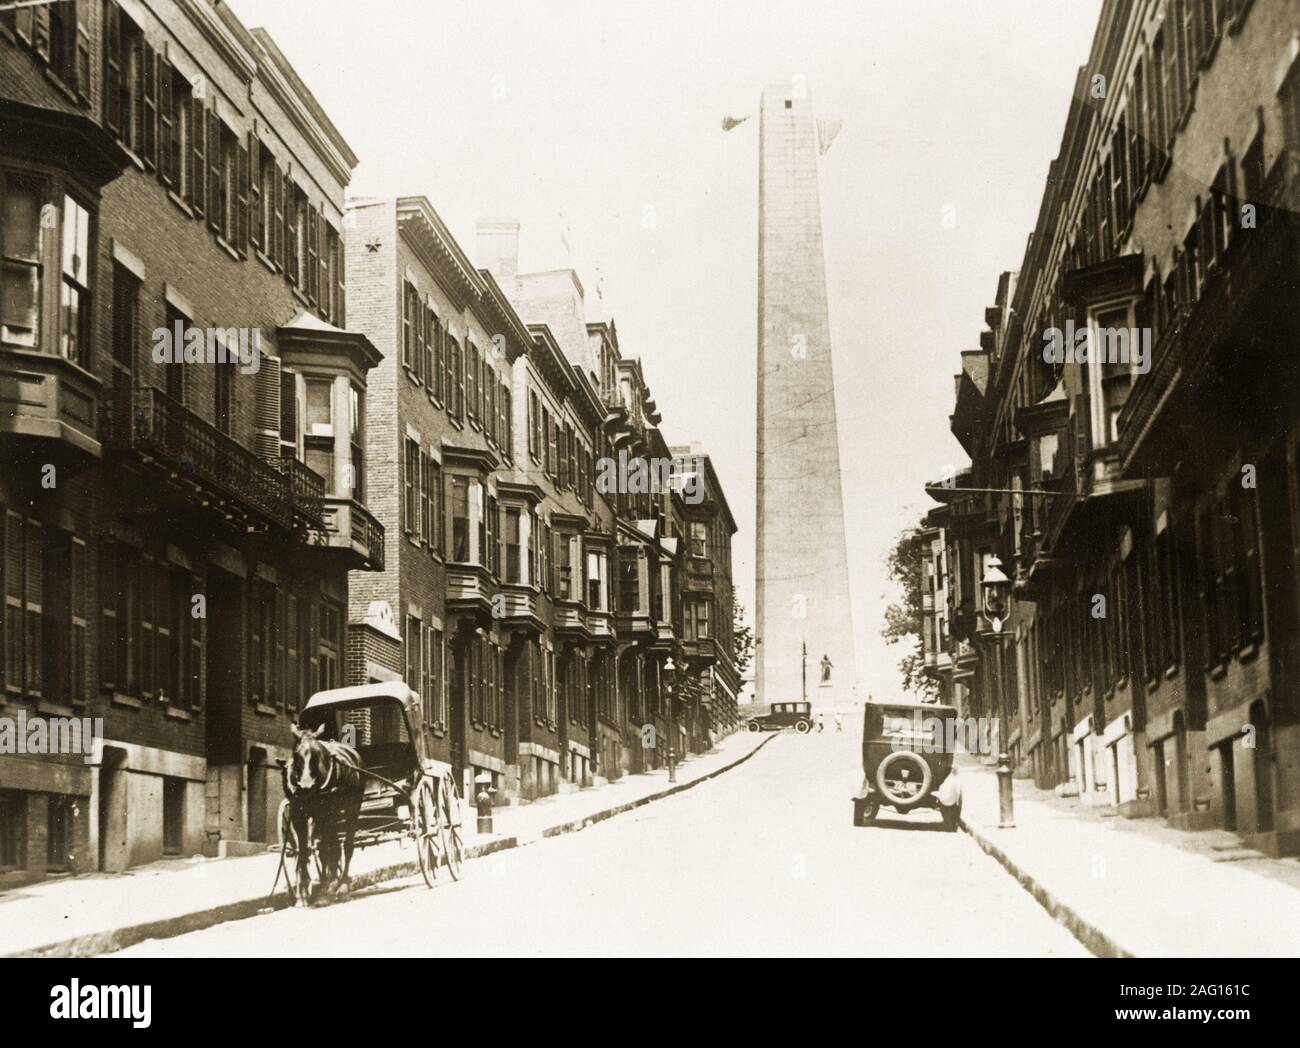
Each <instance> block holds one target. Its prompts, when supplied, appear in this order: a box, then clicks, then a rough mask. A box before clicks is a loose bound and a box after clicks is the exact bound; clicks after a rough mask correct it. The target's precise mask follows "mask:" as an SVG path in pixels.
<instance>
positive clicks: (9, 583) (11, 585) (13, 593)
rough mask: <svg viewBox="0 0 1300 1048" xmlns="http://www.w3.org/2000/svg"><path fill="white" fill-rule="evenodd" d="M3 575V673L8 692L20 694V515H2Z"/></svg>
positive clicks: (0, 610) (0, 665)
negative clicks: (18, 692)
mask: <svg viewBox="0 0 1300 1048" xmlns="http://www.w3.org/2000/svg"><path fill="white" fill-rule="evenodd" d="M0 528H3V532H4V533H3V536H0V554H3V561H2V562H0V574H3V576H4V589H3V594H2V596H3V607H0V615H2V616H3V626H4V636H3V638H2V639H0V644H2V647H0V672H2V674H3V678H4V685H5V688H6V690H8V691H18V690H19V689H20V688H21V687H22V677H23V668H22V650H23V644H22V628H23V627H22V623H23V590H22V580H23V550H22V545H21V543H22V535H23V532H22V518H21V517H19V516H18V514H17V513H14V512H12V511H5V513H4V514H3V516H0Z"/></svg>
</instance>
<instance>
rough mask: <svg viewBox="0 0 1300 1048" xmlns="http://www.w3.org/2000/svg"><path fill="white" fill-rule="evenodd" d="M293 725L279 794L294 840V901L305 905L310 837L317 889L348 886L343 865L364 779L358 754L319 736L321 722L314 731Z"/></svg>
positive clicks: (349, 862) (353, 833)
mask: <svg viewBox="0 0 1300 1048" xmlns="http://www.w3.org/2000/svg"><path fill="white" fill-rule="evenodd" d="M292 727H293V736H294V744H293V755H292V757H291V758H290V760H289V763H288V764H287V765H286V766H285V769H284V792H285V796H286V797H288V798H289V819H290V822H291V824H292V826H293V832H294V836H295V837H297V839H298V884H299V885H300V886H301V888H300V890H299V892H298V905H299V906H306V905H308V897H309V896H310V894H311V886H310V882H311V869H310V866H309V865H308V858H309V857H310V852H311V841H312V839H313V837H314V838H315V840H316V843H317V847H318V850H319V855H320V865H321V887H322V888H323V889H324V890H326V891H330V892H334V891H339V892H346V891H347V890H348V888H349V884H350V882H349V880H348V869H349V867H350V866H351V865H352V848H353V843H354V840H355V837H356V832H357V820H358V819H359V817H360V815H361V798H362V794H363V793H364V792H365V779H364V775H363V774H362V771H361V755H360V754H359V753H357V751H356V750H354V749H353V748H352V747H351V746H345V745H344V744H343V743H341V742H336V741H335V740H333V739H323V738H321V735H322V734H323V732H324V731H325V725H324V724H321V725H319V726H318V727H317V728H316V729H315V730H306V729H303V728H299V727H298V726H297V725H296V724H295V725H292ZM340 843H341V844H342V855H341V856H340V854H339V851H340V848H339V846H340ZM340 860H341V861H340Z"/></svg>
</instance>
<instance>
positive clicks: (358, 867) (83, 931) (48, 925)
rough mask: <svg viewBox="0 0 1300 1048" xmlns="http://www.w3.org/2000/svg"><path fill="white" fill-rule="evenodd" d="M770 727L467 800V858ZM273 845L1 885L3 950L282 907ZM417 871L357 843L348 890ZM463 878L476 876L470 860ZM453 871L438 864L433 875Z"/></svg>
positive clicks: (513, 842)
mask: <svg viewBox="0 0 1300 1048" xmlns="http://www.w3.org/2000/svg"><path fill="white" fill-rule="evenodd" d="M773 738H775V735H771V734H767V733H761V734H752V733H749V732H744V731H741V732H736V733H734V734H732V735H729V736H727V737H726V738H725V739H722V740H721V741H720V742H719V743H718V744H717V746H716V747H715V749H714V750H713V752H711V753H706V754H701V755H697V756H692V757H690V758H689V759H687V760H684V761H682V762H681V763H680V764H679V765H678V766H677V782H676V784H674V785H669V783H668V773H667V771H665V770H662V769H661V770H659V771H653V772H648V773H646V774H644V775H626V776H624V777H623V778H622V779H619V780H618V781H616V782H612V783H609V784H608V785H605V786H601V787H598V788H592V789H585V790H581V791H579V792H577V793H568V794H557V795H555V796H552V797H547V798H544V799H543V800H539V801H535V802H533V803H531V804H523V805H519V806H516V807H500V808H496V809H494V811H493V822H494V825H493V829H494V830H495V832H494V833H493V834H490V835H486V834H479V833H477V832H476V826H477V823H476V819H475V813H474V807H473V805H472V804H467V805H466V806H465V812H464V814H465V826H464V829H465V836H464V841H465V852H466V858H474V857H477V856H480V855H488V854H491V853H492V852H496V851H501V850H504V849H506V848H517V847H521V846H523V845H526V844H531V843H533V842H535V841H539V840H542V839H543V838H546V837H554V836H558V835H559V834H562V833H573V832H576V831H578V830H582V829H585V828H586V827H588V826H591V825H593V824H595V823H597V822H600V821H602V820H604V819H607V818H610V817H611V816H614V815H618V814H620V813H621V812H625V811H630V810H631V809H633V808H637V807H640V806H641V805H643V804H647V803H650V802H651V801H655V800H659V799H660V798H663V797H667V796H669V795H670V794H673V793H677V792H679V791H681V790H684V789H689V788H690V787H691V786H694V785H696V784H698V783H700V782H703V781H704V780H706V779H710V778H712V777H714V776H715V775H718V774H721V773H722V772H724V771H727V770H728V769H730V768H733V767H735V766H736V765H737V764H740V763H742V762H743V761H745V760H748V759H749V758H750V757H751V756H753V754H754V753H755V752H757V751H758V750H759V749H760V748H761V747H762V746H763V745H765V744H766V743H767V742H770V741H771V740H772V739H773ZM279 859H280V857H279V853H278V852H267V853H266V854H263V855H252V856H246V857H242V858H234V859H221V860H215V859H207V860H205V859H203V858H202V857H201V856H196V857H194V858H192V859H175V860H169V861H165V862H158V863H151V864H150V865H148V866H141V867H137V868H135V869H132V870H129V871H127V872H126V873H122V874H87V875H84V876H81V877H74V878H67V879H59V880H46V881H42V882H40V883H38V884H33V885H28V886H25V887H21V888H13V889H11V890H9V891H6V892H0V957H6V956H15V955H32V954H39V955H45V956H60V957H84V956H89V955H92V954H99V953H110V952H112V951H114V950H120V949H122V948H124V947H126V946H130V945H132V944H134V943H137V942H142V941H144V940H145V939H161V938H168V937H170V936H173V935H180V934H182V933H184V932H191V931H197V930H199V929H200V928H207V927H210V926H211V925H214V924H220V923H222V922H223V921H231V920H239V919H241V918H244V917H252V916H254V915H255V914H257V913H258V911H259V910H262V909H263V908H265V907H268V906H269V907H273V908H275V909H280V908H282V907H284V906H287V905H288V901H289V900H288V897H287V895H286V893H285V889H284V883H283V880H281V882H280V885H279V887H278V888H277V889H276V895H275V897H274V898H273V899H270V900H269V901H268V898H267V895H268V893H269V892H270V891H271V885H272V883H273V882H274V881H275V877H276V871H277V869H278V866H279ZM412 875H415V876H418V875H419V865H418V863H417V861H416V858H415V852H414V850H413V849H412V848H411V847H410V846H409V845H407V846H405V847H404V846H403V844H401V843H398V842H393V843H391V844H384V845H377V846H375V847H372V848H364V849H358V850H357V852H356V853H355V855H354V856H353V860H352V886H353V889H354V890H355V889H358V888H363V887H365V886H367V885H371V884H377V883H379V882H381V881H388V880H393V879H396V878H400V877H409V876H412ZM465 875H466V876H469V877H472V876H474V870H473V867H469V868H467V869H466V874H465ZM449 876H450V875H449V874H448V873H447V871H446V870H445V869H443V868H440V869H439V871H438V877H439V879H442V878H448V877H449Z"/></svg>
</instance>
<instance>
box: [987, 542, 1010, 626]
mask: <svg viewBox="0 0 1300 1048" xmlns="http://www.w3.org/2000/svg"><path fill="white" fill-rule="evenodd" d="M980 590H981V591H982V593H983V597H984V614H985V616H986V617H987V618H988V620H989V627H990V628H991V629H992V630H993V632H994V633H1000V632H1001V631H1002V619H1003V617H1004V616H1005V615H1006V613H1007V597H1009V596H1010V594H1011V580H1010V579H1009V578H1007V573H1006V572H1005V571H1003V570H1002V561H1001V560H999V559H998V557H997V556H996V555H993V556H990V557H989V559H988V563H987V564H985V565H984V577H983V578H982V579H980Z"/></svg>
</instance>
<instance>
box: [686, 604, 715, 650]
mask: <svg viewBox="0 0 1300 1048" xmlns="http://www.w3.org/2000/svg"><path fill="white" fill-rule="evenodd" d="M710 603H711V602H710V601H709V600H708V598H699V597H693V598H690V599H688V600H687V601H686V602H685V606H684V611H685V615H686V631H685V632H686V640H688V641H692V640H708V638H709V605H710Z"/></svg>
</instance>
